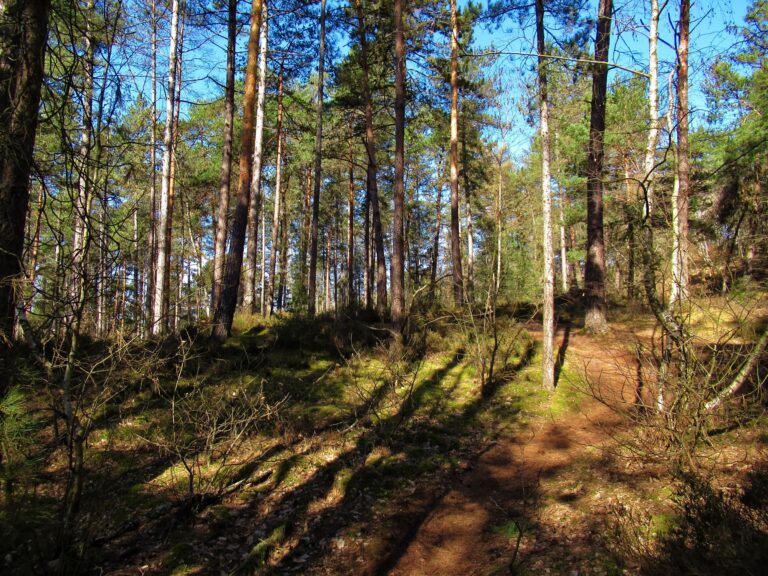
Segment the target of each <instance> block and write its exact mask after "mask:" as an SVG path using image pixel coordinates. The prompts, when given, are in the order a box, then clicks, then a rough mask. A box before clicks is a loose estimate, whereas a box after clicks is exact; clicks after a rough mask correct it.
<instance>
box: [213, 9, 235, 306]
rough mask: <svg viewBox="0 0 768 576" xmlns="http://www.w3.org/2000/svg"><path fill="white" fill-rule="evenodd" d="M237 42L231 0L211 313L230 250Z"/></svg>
mask: <svg viewBox="0 0 768 576" xmlns="http://www.w3.org/2000/svg"><path fill="white" fill-rule="evenodd" d="M236 42H237V0H229V10H228V26H227V84H226V88H225V91H224V147H223V153H222V158H221V180H220V184H219V204H218V208H217V210H216V223H215V224H216V225H215V229H214V238H213V286H212V287H211V309H212V310H216V308H218V306H219V300H220V299H221V280H222V277H223V276H224V252H225V250H226V247H227V214H228V212H229V194H230V191H229V188H230V181H231V175H232V132H233V124H234V120H235V43H236Z"/></svg>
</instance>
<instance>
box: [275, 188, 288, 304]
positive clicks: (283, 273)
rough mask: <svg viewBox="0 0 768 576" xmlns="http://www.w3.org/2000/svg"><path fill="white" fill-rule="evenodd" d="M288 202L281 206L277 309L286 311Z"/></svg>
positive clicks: (282, 203)
mask: <svg viewBox="0 0 768 576" xmlns="http://www.w3.org/2000/svg"><path fill="white" fill-rule="evenodd" d="M289 181H290V177H289V178H288V179H286V182H285V187H286V189H287V188H288V186H289ZM287 204H288V203H287V202H285V201H283V202H281V206H280V288H279V290H278V291H277V309H278V310H285V306H286V292H287V289H288V284H287V278H288V207H287Z"/></svg>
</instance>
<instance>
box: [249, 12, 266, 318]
mask: <svg viewBox="0 0 768 576" xmlns="http://www.w3.org/2000/svg"><path fill="white" fill-rule="evenodd" d="M268 27H269V20H268V18H267V3H266V1H264V5H263V7H262V13H261V30H260V32H259V93H258V96H257V97H256V136H255V141H254V144H253V178H252V179H251V201H250V203H249V205H248V246H247V254H248V267H247V270H246V276H245V293H244V294H243V307H244V308H245V309H246V310H249V311H250V312H251V313H253V312H256V269H257V268H258V246H259V212H260V211H261V210H262V205H263V202H264V200H263V198H264V195H263V193H262V190H261V172H262V169H261V166H262V148H263V141H264V100H265V94H266V92H267V37H268V31H269V29H268ZM261 233H262V235H263V234H264V230H263V229H262V231H261Z"/></svg>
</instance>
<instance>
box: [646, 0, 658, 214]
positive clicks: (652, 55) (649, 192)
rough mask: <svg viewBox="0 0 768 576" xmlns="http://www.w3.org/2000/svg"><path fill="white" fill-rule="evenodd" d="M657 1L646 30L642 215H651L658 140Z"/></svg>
mask: <svg viewBox="0 0 768 576" xmlns="http://www.w3.org/2000/svg"><path fill="white" fill-rule="evenodd" d="M658 43H659V0H651V22H650V26H649V30H648V75H649V82H648V121H649V122H648V124H649V129H648V142H647V144H646V147H645V163H644V169H645V174H644V178H645V198H644V202H643V213H644V215H647V216H649V215H651V214H653V202H654V200H653V184H654V181H655V180H656V175H655V174H654V166H655V164H656V143H657V142H658V139H659V56H658Z"/></svg>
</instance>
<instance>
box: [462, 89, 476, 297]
mask: <svg viewBox="0 0 768 576" xmlns="http://www.w3.org/2000/svg"><path fill="white" fill-rule="evenodd" d="M464 102H466V100H465V101H464ZM461 174H462V180H464V204H465V209H466V217H467V226H466V229H467V278H466V281H467V299H469V300H470V301H472V298H473V291H474V287H475V224H474V219H473V217H472V188H471V186H470V185H469V159H468V154H467V122H466V116H465V115H463V116H462V119H461Z"/></svg>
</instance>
